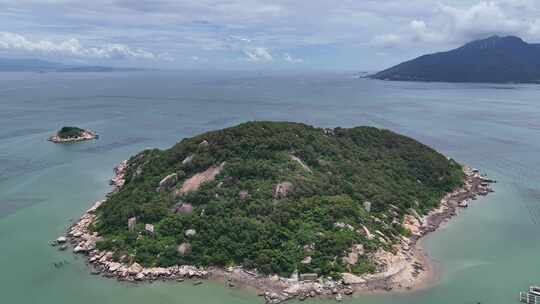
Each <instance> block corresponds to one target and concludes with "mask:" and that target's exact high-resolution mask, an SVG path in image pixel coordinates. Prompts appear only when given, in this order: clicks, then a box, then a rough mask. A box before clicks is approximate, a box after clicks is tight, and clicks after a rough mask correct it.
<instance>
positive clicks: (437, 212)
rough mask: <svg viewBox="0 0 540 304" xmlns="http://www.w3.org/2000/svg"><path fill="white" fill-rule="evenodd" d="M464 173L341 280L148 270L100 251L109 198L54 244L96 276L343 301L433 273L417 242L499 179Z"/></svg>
mask: <svg viewBox="0 0 540 304" xmlns="http://www.w3.org/2000/svg"><path fill="white" fill-rule="evenodd" d="M127 166H128V163H127V161H123V162H122V163H121V164H120V165H119V166H117V167H116V168H114V177H113V178H112V179H111V181H110V184H111V185H112V187H113V189H112V191H111V192H110V193H109V194H108V195H107V196H110V195H111V194H112V193H114V192H116V191H118V189H120V188H121V187H122V186H123V185H124V182H125V179H124V174H125V171H126V169H127ZM464 174H465V180H464V185H463V187H461V188H459V189H456V190H454V191H452V192H451V193H448V194H447V195H446V196H445V197H444V198H443V199H442V200H441V204H440V206H439V207H438V208H437V209H434V210H432V211H431V212H430V213H429V214H427V215H425V216H423V217H421V216H420V215H418V214H417V213H416V212H415V211H414V210H410V211H409V214H408V215H406V216H405V217H404V220H403V223H402V225H403V227H404V228H406V229H408V230H409V231H410V232H411V236H410V237H401V241H400V243H399V244H396V245H394V246H393V248H392V249H393V250H392V252H387V251H384V250H379V251H377V252H376V253H374V254H372V256H370V258H372V259H373V260H374V261H375V263H376V265H377V272H376V273H374V274H367V275H362V276H356V275H354V274H351V273H343V274H342V279H341V280H333V279H331V278H319V277H317V276H316V275H315V276H308V275H307V274H302V275H298V274H294V275H293V276H292V277H290V278H282V277H278V276H276V275H274V276H265V275H261V274H258V273H256V272H252V271H249V270H245V269H242V268H241V267H234V268H232V267H231V268H227V269H219V268H215V267H209V268H201V267H195V266H190V265H181V266H172V267H167V268H165V267H153V268H144V267H142V266H141V265H139V264H138V263H134V262H133V261H131V260H130V259H129V258H128V257H125V256H123V257H115V256H114V253H113V252H111V251H100V250H97V249H96V242H97V241H99V240H100V239H101V237H100V236H99V235H98V234H97V233H96V232H92V231H91V229H90V226H91V224H92V223H93V221H94V220H95V218H96V213H95V212H96V209H97V208H98V207H99V206H100V205H101V204H102V203H103V202H104V201H98V202H96V203H95V204H94V205H93V206H92V207H91V208H90V209H88V210H87V211H86V212H85V213H84V214H83V216H82V217H81V218H80V219H79V220H78V221H77V222H76V223H74V224H73V225H72V226H71V227H70V228H69V229H68V232H67V235H66V236H61V237H59V238H58V239H57V240H56V241H54V242H53V245H58V246H59V248H60V249H61V250H65V249H66V248H67V244H68V243H70V244H71V246H72V247H73V252H74V253H76V254H83V255H85V256H86V257H87V261H88V263H89V265H90V266H91V269H92V270H91V273H92V274H101V275H103V276H104V277H109V278H116V279H117V280H121V281H130V282H142V281H148V282H152V281H155V280H169V281H170V280H176V281H184V280H185V279H193V280H195V282H194V284H195V285H198V284H200V283H201V281H200V280H202V279H214V280H218V281H224V282H226V284H227V285H228V286H229V287H235V286H240V287H251V288H254V289H256V290H257V291H258V294H259V296H261V297H264V299H265V301H266V303H270V304H277V303H281V302H284V301H287V300H290V299H293V298H297V299H299V300H304V299H307V298H313V297H326V298H335V299H336V300H338V301H340V300H342V299H343V296H344V295H352V294H353V293H355V292H366V291H379V290H380V291H390V290H410V289H414V288H418V287H421V286H422V285H423V284H425V283H426V281H428V280H429V279H430V277H431V273H430V272H431V269H430V268H431V267H430V265H429V262H428V259H427V257H426V256H425V254H424V253H423V251H422V249H421V248H419V245H418V241H419V240H420V239H421V238H422V237H423V236H425V235H427V234H428V233H430V232H433V231H435V230H437V228H438V227H440V225H441V224H442V223H443V222H445V221H447V220H448V219H450V218H452V217H454V216H456V215H457V214H458V213H459V210H460V209H464V208H466V207H467V206H468V204H469V202H470V201H473V200H476V199H477V198H478V196H484V195H487V194H488V193H490V192H492V191H493V190H492V189H491V187H490V184H491V183H493V182H494V181H492V180H490V179H488V178H487V177H485V176H482V175H481V174H480V173H479V171H478V170H476V169H472V168H469V167H464ZM365 230H367V228H366V229H365ZM365 233H366V234H367V235H368V236H372V237H376V235H377V234H376V233H375V234H371V232H370V231H369V230H367V231H365ZM353 252H355V251H354V250H353ZM355 254H356V255H361V254H363V248H358V250H357V251H356V253H355Z"/></svg>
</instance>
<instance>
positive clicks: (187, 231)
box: [185, 229, 197, 237]
mask: <svg viewBox="0 0 540 304" xmlns="http://www.w3.org/2000/svg"><path fill="white" fill-rule="evenodd" d="M196 234H197V231H196V230H195V229H188V230H186V233H185V236H187V237H192V236H195V235H196Z"/></svg>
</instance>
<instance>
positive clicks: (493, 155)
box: [0, 72, 540, 304]
mask: <svg viewBox="0 0 540 304" xmlns="http://www.w3.org/2000/svg"><path fill="white" fill-rule="evenodd" d="M263 119H264V120H292V121H301V122H306V123H309V124H314V125H317V126H323V127H334V126H342V127H350V126H356V125H373V126H378V127H384V128H389V129H392V130H394V131H397V132H401V133H404V134H407V135H409V136H412V137H414V138H416V139H418V140H420V141H422V142H424V143H426V144H428V145H431V146H433V147H435V148H436V149H438V150H440V151H442V152H443V153H445V154H447V155H449V156H451V157H453V158H455V159H457V160H459V161H461V162H463V163H467V164H470V165H472V166H475V167H478V168H481V169H482V170H483V171H485V172H486V173H488V174H490V176H491V177H493V178H495V179H497V180H498V181H499V183H497V184H496V186H495V189H496V191H497V192H496V193H495V194H493V195H490V196H489V197H488V198H486V199H481V200H479V201H477V202H475V203H474V204H473V205H472V206H471V207H470V208H469V209H468V210H466V211H465V212H464V214H463V215H462V216H460V217H458V218H456V219H454V220H452V222H451V224H450V225H448V226H447V227H445V228H444V229H442V230H440V231H438V232H436V233H434V234H432V235H430V236H429V237H428V238H427V239H426V240H425V242H424V243H425V246H426V248H427V251H428V253H429V255H430V256H431V258H432V259H433V260H434V262H435V264H436V265H437V267H438V268H440V270H441V277H440V280H439V281H438V282H437V283H436V285H435V286H434V287H433V288H430V289H426V290H422V291H418V292H411V293H407V294H387V295H377V296H357V297H355V298H353V299H347V300H346V301H347V302H350V303H374V304H375V303H377V304H379V303H381V304H383V303H411V304H412V303H415V304H417V303H442V304H445V303H448V304H450V303H452V304H455V303H464V304H465V303H467V304H468V303H471V304H473V303H478V302H481V303H489V304H498V303H501V304H503V303H504V304H507V303H514V302H517V301H516V300H517V294H518V292H519V291H520V290H522V289H525V288H526V287H528V285H529V284H531V283H540V259H538V253H539V252H540V242H539V240H540V233H539V232H540V226H539V225H540V172H539V171H540V158H539V157H538V155H539V152H540V87H538V86H532V85H504V86H501V85H488V84H474V85H473V84H423V83H388V82H380V81H369V80H359V79H353V78H351V77H349V76H347V75H339V74H296V75H290V74H289V75H281V74H277V73H275V74H255V73H253V74H241V73H233V74H230V73H229V74H225V73H223V74H217V75H216V74H205V73H189V75H185V74H184V75H183V74H180V73H164V72H152V73H150V72H148V73H126V74H124V73H118V74H68V73H66V74H27V73H21V74H17V73H13V74H0V252H1V253H0V269H1V270H2V271H1V272H0V297H1V301H0V302H2V303H45V304H47V303H115V304H121V303H130V304H136V303H186V304H187V303H231V304H232V303H262V300H261V299H260V298H258V297H256V295H255V294H253V293H252V292H246V291H239V290H232V289H228V288H225V287H224V286H222V284H219V283H212V282H207V283H205V284H203V285H202V286H197V287H194V286H192V285H191V284H190V283H183V284H178V283H155V284H145V285H140V286H133V285H130V284H124V283H119V282H116V281H113V280H107V279H104V278H101V277H96V276H91V275H90V274H89V271H88V269H87V268H86V266H85V265H84V261H83V259H82V258H77V257H75V256H73V255H72V254H70V253H69V252H59V251H57V250H55V249H53V248H51V247H49V246H48V244H47V243H48V242H49V241H50V240H51V239H54V238H56V237H57V236H58V235H60V234H61V233H62V232H63V231H64V230H65V228H66V227H67V226H68V225H69V223H70V219H75V218H77V217H78V216H79V215H80V214H81V213H82V212H83V211H84V210H85V209H87V208H88V207H89V206H90V205H91V204H92V202H94V201H96V200H98V199H101V198H102V197H103V194H104V193H105V192H106V191H107V189H108V185H107V180H108V179H109V178H110V177H111V175H112V167H114V166H115V165H116V164H117V163H118V162H120V161H121V160H123V159H125V158H127V157H129V156H130V155H131V154H134V153H136V152H137V151H139V150H141V149H144V148H146V147H162V148H164V147H168V146H170V145H172V144H173V143H175V142H176V141H178V140H180V139H181V138H183V137H186V136H192V135H195V134H198V133H200V132H203V131H207V130H211V129H217V128H223V127H227V126H231V125H234V124H236V123H240V122H243V121H246V120H263ZM67 124H74V125H80V126H83V127H89V128H92V129H94V130H96V131H98V132H99V133H100V134H101V135H102V136H101V138H100V139H99V140H98V141H93V142H86V143H81V144H76V145H54V144H51V143H49V142H47V141H46V140H45V139H46V138H47V137H48V136H49V135H50V134H51V133H52V132H54V130H55V129H57V128H59V127H60V126H62V125H67ZM58 261H66V262H67V264H66V266H64V267H62V268H59V269H56V268H55V267H53V265H52V264H53V263H54V262H58ZM316 302H317V303H320V302H326V301H316Z"/></svg>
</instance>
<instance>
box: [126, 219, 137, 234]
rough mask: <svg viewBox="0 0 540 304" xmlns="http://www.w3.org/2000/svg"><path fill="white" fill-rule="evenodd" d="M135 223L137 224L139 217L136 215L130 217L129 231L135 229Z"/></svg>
mask: <svg viewBox="0 0 540 304" xmlns="http://www.w3.org/2000/svg"><path fill="white" fill-rule="evenodd" d="M135 225H137V218H136V217H130V218H129V219H128V230H129V231H133V230H135Z"/></svg>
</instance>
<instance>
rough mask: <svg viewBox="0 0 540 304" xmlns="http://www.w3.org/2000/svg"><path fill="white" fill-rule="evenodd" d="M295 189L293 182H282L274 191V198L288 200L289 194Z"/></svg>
mask: <svg viewBox="0 0 540 304" xmlns="http://www.w3.org/2000/svg"><path fill="white" fill-rule="evenodd" d="M293 189H294V185H293V184H292V183H291V182H281V183H279V184H277V185H276V188H275V189H274V198H275V199H282V198H286V197H287V195H288V194H289V193H291V192H292V190H293Z"/></svg>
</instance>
